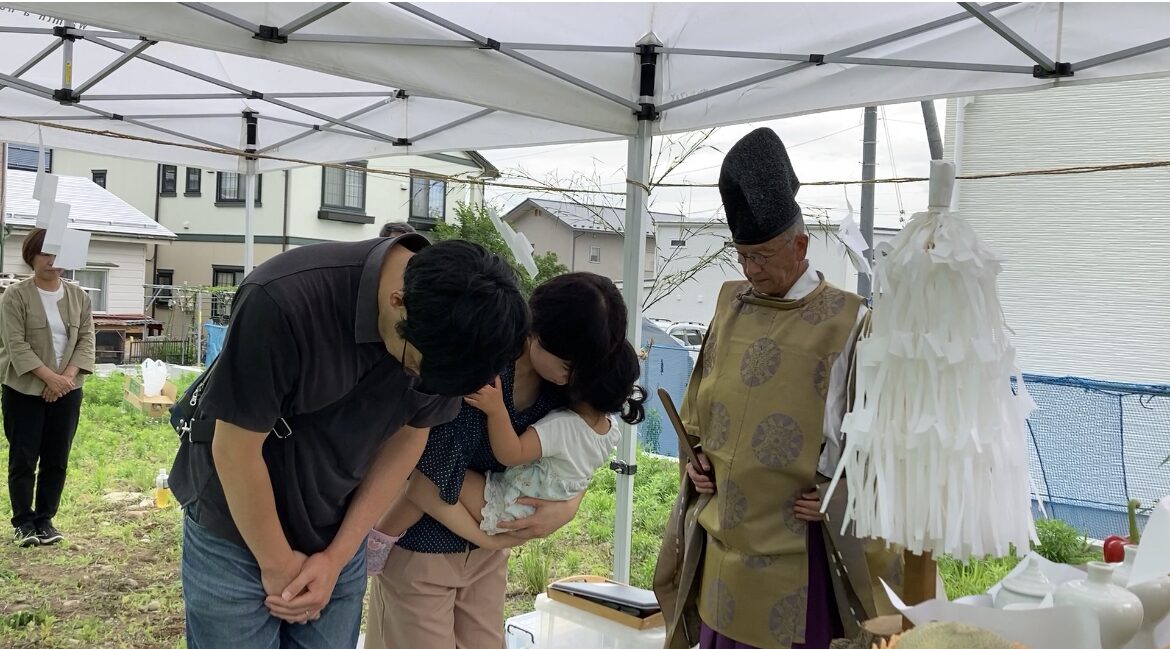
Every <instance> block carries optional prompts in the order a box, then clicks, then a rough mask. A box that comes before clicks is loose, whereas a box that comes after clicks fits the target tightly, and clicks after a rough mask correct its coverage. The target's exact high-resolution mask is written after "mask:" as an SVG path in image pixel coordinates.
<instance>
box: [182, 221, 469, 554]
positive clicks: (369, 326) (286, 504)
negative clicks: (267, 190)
mask: <svg viewBox="0 0 1170 649" xmlns="http://www.w3.org/2000/svg"><path fill="white" fill-rule="evenodd" d="M395 244H398V245H402V246H405V247H407V248H409V249H411V250H413V251H418V250H421V249H422V248H423V247H425V246H427V245H428V242H427V240H426V239H424V238H423V237H422V236H419V235H413V234H410V235H403V236H401V237H397V238H393V239H372V240H369V241H358V242H353V243H321V244H315V245H311V246H305V247H303V248H297V249H294V250H290V251H288V252H285V253H282V254H280V255H278V256H276V257H274V258H272V259H271V260H270V261H268V262H266V263H264V264H263V265H261V266H260V267H258V268H257V269H256V270H255V271H253V272H252V273H251V274H250V275H248V277H247V278H246V279H245V281H244V283H243V284H242V285H241V286H240V288H239V289H238V291H237V293H236V297H235V300H234V303H233V305H232V318H231V324H230V325H229V327H228V332H227V337H226V339H225V341H224V346H223V350H222V351H221V352H220V356H219V358H218V359H217V360H216V363H215V366H214V367H213V368H212V370H211V376H210V377H209V378H208V382H207V387H206V388H205V389H204V392H203V395H202V397H201V398H200V409H201V411H202V412H203V413H205V414H206V415H207V416H208V417H211V418H214V419H220V420H223V421H226V422H229V423H232V424H235V425H237V426H239V427H241V428H244V429H247V430H254V431H268V430H274V429H275V432H276V433H277V434H270V435H269V436H268V438H267V439H266V440H265V442H264V448H263V453H264V461H265V463H266V464H267V465H268V474H269V476H270V477H271V479H272V490H273V493H274V495H275V499H276V511H277V514H278V515H279V517H280V521H281V524H282V526H283V527H284V533H285V536H286V537H287V538H288V541H289V543H290V544H291V545H292V547H293V549H294V550H299V551H300V552H304V553H306V554H313V553H315V552H320V551H321V550H324V549H325V548H326V547H328V545H329V543H330V542H331V541H332V540H333V537H334V536H335V535H336V534H337V530H338V528H339V527H340V526H341V522H342V520H343V519H344V518H345V513H346V510H347V509H348V507H349V503H350V500H351V498H353V495H354V493H355V492H356V490H357V487H358V485H359V484H360V483H361V481H362V479H363V478H364V477H365V475H366V471H367V470H368V469H369V466H370V463H371V462H372V461H373V459H374V455H375V453H376V452H377V450H378V447H379V446H380V445H381V444H382V442H384V441H385V440H386V439H388V438H389V437H390V436H391V435H393V434H394V432H395V431H397V430H398V429H400V428H401V427H402V426H403V425H410V426H414V427H417V428H429V427H431V426H434V425H437V424H441V423H443V422H446V421H449V420H451V419H452V418H454V417H455V415H456V414H457V413H458V412H459V406H460V403H461V401H462V400H461V399H459V398H453V397H439V396H433V395H428V394H424V393H422V392H419V391H417V389H416V388H417V386H418V383H419V379H418V378H417V377H416V376H414V375H413V374H411V373H410V372H407V371H406V370H405V369H404V368H403V366H402V364H401V363H399V361H398V359H396V358H395V357H394V356H392V355H391V354H390V353H388V352H387V351H386V348H385V345H384V344H383V342H382V339H381V337H380V335H379V333H378V279H379V274H380V272H381V268H382V262H383V260H384V258H385V256H386V253H387V251H389V250H390V247H391V246H393V245H395ZM288 431H291V435H288V436H286V437H283V438H282V437H280V436H284V435H286V434H287V432H288ZM278 435H279V436H278ZM171 488H172V489H173V490H174V493H175V496H176V497H177V498H178V500H179V502H180V503H182V504H183V506H184V507H187V506H189V505H192V504H195V505H196V506H195V507H194V508H193V509H191V510H189V512H190V513H191V514H192V515H193V517H195V519H196V521H197V522H198V523H199V524H201V525H203V526H204V527H207V528H209V529H210V530H211V531H212V532H214V533H215V534H217V535H219V536H222V537H223V538H226V539H229V540H232V541H234V542H236V543H238V544H240V545H244V541H243V538H242V537H241V536H240V533H239V530H238V529H237V527H236V525H235V523H234V522H233V521H232V517H231V513H230V511H229V510H228V506H227V501H226V499H225V498H224V494H223V487H222V485H221V484H220V481H219V477H218V476H217V475H216V471H215V466H214V462H213V460H212V456H211V444H192V443H190V442H187V441H184V442H183V444H182V445H181V446H180V448H179V453H178V455H177V457H176V458H175V465H174V468H173V469H172V473H171Z"/></svg>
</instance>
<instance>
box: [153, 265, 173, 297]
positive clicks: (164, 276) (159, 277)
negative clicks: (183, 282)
mask: <svg viewBox="0 0 1170 649" xmlns="http://www.w3.org/2000/svg"><path fill="white" fill-rule="evenodd" d="M154 283H155V284H156V285H157V286H158V288H155V289H154V291H153V292H154V297H156V298H161V299H164V300H169V299H170V298H171V297H172V295H171V289H170V287H171V286H174V284H175V271H174V270H171V269H169V268H160V269H158V270H156V271H154Z"/></svg>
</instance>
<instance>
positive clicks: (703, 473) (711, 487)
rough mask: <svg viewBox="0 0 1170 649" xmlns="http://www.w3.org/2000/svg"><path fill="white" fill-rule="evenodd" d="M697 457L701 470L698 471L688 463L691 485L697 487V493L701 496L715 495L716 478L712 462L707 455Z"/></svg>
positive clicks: (700, 454)
mask: <svg viewBox="0 0 1170 649" xmlns="http://www.w3.org/2000/svg"><path fill="white" fill-rule="evenodd" d="M695 457H696V458H697V459H698V460H699V468H698V469H696V468H695V467H694V466H691V463H690V462H687V477H689V478H690V479H691V484H693V485H695V491H697V492H699V493H701V494H713V493H715V478H714V476H713V474H712V473H711V462H710V461H709V460H708V459H707V454H706V453H697V454H696V455H695Z"/></svg>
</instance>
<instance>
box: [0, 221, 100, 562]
mask: <svg viewBox="0 0 1170 649" xmlns="http://www.w3.org/2000/svg"><path fill="white" fill-rule="evenodd" d="M44 242H45V231H44V230H41V229H37V230H33V231H32V232H30V233H29V235H28V236H27V237H26V238H25V240H24V245H23V247H22V248H21V253H22V256H23V257H24V262H25V263H26V264H28V265H29V266H31V267H32V269H33V276H32V277H30V278H28V279H26V280H23V281H21V282H17V283H16V284H13V285H12V286H9V287H8V289H7V290H6V291H5V292H4V295H3V296H2V297H0V382H2V383H3V388H0V389H2V395H3V409H4V437H5V438H6V439H7V440H8V445H9V453H8V492H9V494H10V495H11V499H12V526H13V527H14V528H15V539H14V540H15V542H16V544H17V545H19V546H21V547H29V546H36V545H52V544H54V543H57V542H58V541H60V540H62V539H63V538H64V537H63V536H62V535H61V533H60V532H58V531H57V529H56V528H55V527H53V516H55V515H56V513H57V506H58V505H59V504H60V502H61V493H62V491H64V488H65V472H66V469H67V467H68V466H69V451H70V449H71V447H72V446H73V436H74V434H75V433H76V432H77V420H78V417H79V415H80V413H81V385H82V383H83V382H84V381H85V376H86V375H87V374H90V373H92V372H93V366H94V333H93V315H92V312H91V306H90V299H89V295H87V294H86V292H85V291H84V290H82V289H81V288H80V287H78V286H76V285H75V284H70V283H66V282H64V281H63V280H62V279H61V269H60V268H55V267H54V266H53V262H54V261H56V258H55V256H53V255H49V254H45V253H43V252H42V251H41V248H42V246H43V245H44ZM38 466H39V468H38ZM34 487H35V489H34ZM34 492H35V494H34ZM34 495H35V499H34Z"/></svg>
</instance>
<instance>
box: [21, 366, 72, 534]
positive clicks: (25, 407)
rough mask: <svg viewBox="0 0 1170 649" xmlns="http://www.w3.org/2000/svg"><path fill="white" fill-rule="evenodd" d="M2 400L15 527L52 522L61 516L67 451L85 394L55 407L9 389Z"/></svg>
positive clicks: (70, 446)
mask: <svg viewBox="0 0 1170 649" xmlns="http://www.w3.org/2000/svg"><path fill="white" fill-rule="evenodd" d="M2 396H3V400H2V404H3V408H4V437H5V438H7V439H8V447H9V448H8V493H9V495H10V496H11V498H12V526H13V527H19V526H21V525H24V524H25V523H34V524H40V523H49V522H51V521H52V519H53V517H54V516H56V515H57V506H58V505H60V504H61V492H62V491H64V489H65V471H66V469H67V468H68V467H69V450H70V449H71V448H72V447H73V436H74V435H75V434H76V433H77V420H78V418H79V417H80V415H81V390H80V389H77V390H73V391H72V392H70V393H69V394H67V395H65V396H63V397H61V398H60V399H58V400H56V401H54V402H53V403H48V402H47V401H45V400H44V399H42V398H41V397H39V396H35V397H34V396H29V395H27V394H22V393H20V392H17V391H16V390H13V389H12V388H10V387H8V386H7V385H5V386H4V387H3V393H2ZM38 465H39V467H38ZM34 487H35V506H34Z"/></svg>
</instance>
